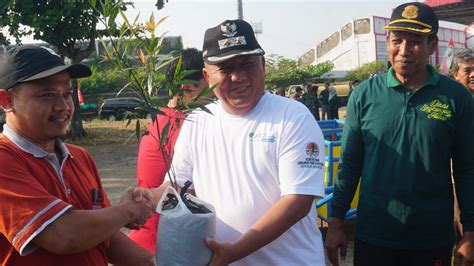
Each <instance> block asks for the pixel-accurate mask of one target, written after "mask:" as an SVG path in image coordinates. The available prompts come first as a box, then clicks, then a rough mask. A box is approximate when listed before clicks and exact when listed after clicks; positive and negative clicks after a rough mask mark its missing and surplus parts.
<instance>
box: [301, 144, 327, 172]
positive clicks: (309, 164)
mask: <svg viewBox="0 0 474 266" xmlns="http://www.w3.org/2000/svg"><path fill="white" fill-rule="evenodd" d="M306 156H307V157H306V158H305V160H304V161H299V162H298V163H297V164H298V165H299V166H300V167H301V168H313V169H322V168H323V167H324V163H322V162H320V161H319V158H318V157H319V146H318V144H316V143H314V142H310V143H308V144H307V145H306Z"/></svg>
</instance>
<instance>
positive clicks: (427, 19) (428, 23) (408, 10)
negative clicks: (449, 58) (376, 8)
mask: <svg viewBox="0 0 474 266" xmlns="http://www.w3.org/2000/svg"><path fill="white" fill-rule="evenodd" d="M438 27H439V22H438V17H437V16H436V13H435V12H434V10H433V8H431V7H430V6H428V5H426V4H423V3H419V2H412V3H405V4H401V5H399V6H397V7H396V8H395V9H394V10H393V12H392V17H391V18H390V22H389V23H388V25H387V26H385V27H383V29H384V30H394V31H408V32H413V33H417V34H423V35H431V34H436V33H438Z"/></svg>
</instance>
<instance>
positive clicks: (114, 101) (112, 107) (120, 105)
mask: <svg viewBox="0 0 474 266" xmlns="http://www.w3.org/2000/svg"><path fill="white" fill-rule="evenodd" d="M139 105H140V100H139V99H137V98H134V97H121V98H109V99H105V100H104V102H103V103H102V105H101V106H100V108H99V117H100V118H103V119H107V120H109V121H115V120H121V119H123V118H124V117H125V113H126V112H127V111H129V112H134V111H136V110H135V108H136V107H138V106H139Z"/></svg>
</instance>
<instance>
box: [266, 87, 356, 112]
mask: <svg viewBox="0 0 474 266" xmlns="http://www.w3.org/2000/svg"><path fill="white" fill-rule="evenodd" d="M351 89H352V88H351ZM294 91H295V92H294V93H293V94H292V95H289V97H290V98H291V99H293V100H296V101H299V102H301V103H302V104H304V105H305V106H306V107H307V108H308V109H309V110H310V112H311V113H312V114H313V117H314V118H315V119H316V120H317V121H319V120H332V119H339V108H340V107H341V106H342V99H341V97H340V96H339V95H337V91H336V89H335V88H334V87H333V86H331V83H329V82H326V83H324V89H323V90H322V91H321V92H320V93H318V92H319V86H317V85H312V84H311V83H308V84H306V90H304V89H303V88H302V87H301V86H296V87H295V89H294ZM275 94H276V95H280V96H283V97H286V92H285V89H283V88H281V89H278V90H277V91H275ZM348 97H349V96H348ZM320 109H321V113H320V111H319V110H320Z"/></svg>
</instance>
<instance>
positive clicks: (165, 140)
mask: <svg viewBox="0 0 474 266" xmlns="http://www.w3.org/2000/svg"><path fill="white" fill-rule="evenodd" d="M170 125H171V121H170V120H169V119H168V121H167V122H166V124H165V126H164V127H163V130H162V131H161V134H160V135H161V138H160V147H163V145H164V144H166V143H168V132H169V129H170Z"/></svg>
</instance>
